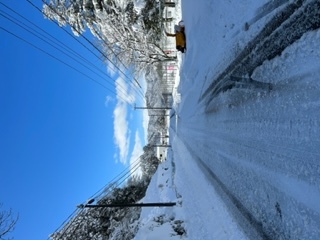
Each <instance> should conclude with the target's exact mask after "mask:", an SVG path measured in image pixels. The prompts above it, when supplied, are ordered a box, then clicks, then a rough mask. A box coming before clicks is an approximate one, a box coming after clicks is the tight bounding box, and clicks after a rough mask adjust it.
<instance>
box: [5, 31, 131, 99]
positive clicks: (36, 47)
mask: <svg viewBox="0 0 320 240" xmlns="http://www.w3.org/2000/svg"><path fill="white" fill-rule="evenodd" d="M0 29H1V30H3V31H5V32H7V33H8V34H10V35H12V36H14V37H16V38H18V39H20V40H21V41H23V42H25V43H27V44H29V45H30V46H32V47H33V48H35V49H37V50H39V51H41V52H43V53H45V54H46V55H48V56H50V57H52V58H53V59H55V60H57V61H59V62H61V63H62V64H64V65H66V66H68V67H69V68H71V69H73V70H74V71H76V72H78V73H79V74H82V75H83V76H85V77H87V78H88V79H90V80H91V81H93V82H95V83H96V84H98V85H100V86H101V87H103V88H105V89H107V90H108V91H110V92H112V93H114V94H115V95H116V92H114V91H113V90H112V89H110V88H108V87H106V86H104V85H103V84H101V83H100V82H98V81H97V80H95V79H94V78H92V77H90V76H89V75H88V74H86V73H84V72H82V71H80V70H78V69H76V68H75V67H73V66H72V65H70V64H68V63H67V62H65V61H63V60H61V59H59V58H57V57H55V56H54V55H52V54H51V53H49V52H47V51H45V50H43V49H41V48H39V47H38V46H36V45H34V44H33V43H31V42H29V41H28V40H26V39H24V38H22V37H20V36H18V35H17V34H15V33H13V32H11V31H10V30H8V29H6V28H4V27H2V26H0ZM118 97H119V98H121V96H118ZM122 100H123V101H126V100H125V99H124V98H122Z"/></svg>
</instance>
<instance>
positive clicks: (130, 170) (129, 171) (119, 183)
mask: <svg viewBox="0 0 320 240" xmlns="http://www.w3.org/2000/svg"><path fill="white" fill-rule="evenodd" d="M140 164H141V162H140V157H138V158H137V159H136V160H135V161H134V164H133V165H134V166H133V167H132V166H131V165H130V166H128V167H127V169H126V170H127V172H125V174H122V175H120V174H119V175H118V176H117V177H115V178H116V179H117V181H116V184H110V182H111V181H109V183H108V184H106V185H105V187H103V188H102V191H103V192H102V193H100V194H99V195H98V196H96V197H95V198H97V197H99V196H101V195H102V194H103V193H104V192H106V190H105V189H106V187H107V186H110V187H109V188H112V189H113V188H115V187H119V186H121V184H122V183H124V182H125V181H126V180H128V179H129V178H130V177H131V176H132V175H133V173H135V172H136V171H137V170H138V169H139V167H140ZM128 169H129V170H128ZM124 171H125V170H124ZM124 171H122V172H124ZM126 175H128V176H126ZM125 176H126V177H125ZM115 178H114V179H115ZM121 179H122V180H121ZM120 180H121V181H120ZM109 188H108V190H110V189H109ZM112 189H111V190H112ZM99 191H100V190H99ZM99 191H98V192H99ZM109 193H110V191H108V192H107V193H106V194H105V195H104V197H105V196H107V195H108V194H109ZM93 197H94V196H92V197H90V198H89V199H91V198H93ZM84 205H85V203H84ZM83 211H85V209H84V208H82V209H81V210H80V211H78V213H76V212H77V210H75V211H74V212H73V213H74V214H72V215H70V216H69V218H68V219H67V220H65V221H64V223H66V222H67V221H68V220H69V219H70V218H72V216H74V219H73V220H72V221H71V222H68V223H67V224H68V225H67V228H66V229H65V230H64V231H63V232H62V234H61V235H60V236H59V239H62V237H63V236H64V235H65V234H66V233H67V231H68V229H69V228H70V227H71V226H72V225H73V223H74V222H75V221H76V220H77V218H78V217H79V216H80V214H81V213H82V212H83ZM84 220H85V219H83V220H81V221H80V222H79V223H78V224H77V226H76V228H75V229H74V230H73V231H72V233H71V235H73V234H74V233H75V232H76V231H77V230H78V228H79V227H80V226H81V224H82V222H83V221H84ZM61 226H63V225H60V227H61ZM60 227H59V228H60ZM59 228H58V229H57V230H56V231H55V232H57V231H58V230H59Z"/></svg>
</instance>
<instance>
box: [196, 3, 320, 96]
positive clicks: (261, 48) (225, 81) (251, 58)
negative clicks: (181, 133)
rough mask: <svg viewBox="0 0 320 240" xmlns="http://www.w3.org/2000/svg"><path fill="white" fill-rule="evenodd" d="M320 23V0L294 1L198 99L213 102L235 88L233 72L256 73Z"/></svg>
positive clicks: (238, 73) (237, 73)
mask: <svg viewBox="0 0 320 240" xmlns="http://www.w3.org/2000/svg"><path fill="white" fill-rule="evenodd" d="M319 27H320V2H319V1H318V0H313V1H302V0H299V1H294V2H293V3H290V4H288V5H287V6H286V7H284V8H283V9H282V10H281V11H279V12H278V13H277V14H276V15H275V16H274V17H273V18H272V20H271V21H269V23H268V24H266V26H265V27H264V29H263V30H262V31H261V32H260V33H259V34H258V35H257V36H256V37H255V38H254V39H253V40H252V41H250V42H249V43H248V44H247V46H246V47H245V49H244V50H243V51H242V52H241V53H240V54H239V55H238V57H236V58H235V59H234V61H233V62H232V63H231V64H230V65H229V66H228V67H227V68H226V69H225V70H224V71H222V73H220V74H219V75H218V76H217V78H215V79H213V81H212V83H211V84H210V85H209V87H208V88H207V89H206V90H205V92H204V93H203V94H202V95H201V97H200V99H199V102H201V101H203V100H205V101H206V102H210V101H211V100H212V99H213V98H215V97H216V96H217V94H219V93H220V92H221V91H224V90H225V89H226V90H228V89H229V88H232V84H234V80H231V79H230V76H244V75H249V76H251V74H252V73H253V71H254V69H256V68H257V67H258V66H260V65H261V64H262V63H263V62H264V61H265V60H270V59H272V58H274V57H276V56H277V55H279V54H281V52H282V51H283V50H284V49H285V48H287V47H288V46H289V45H291V44H292V43H294V42H295V41H297V40H298V39H300V38H301V37H302V35H303V34H304V33H306V32H308V31H311V30H315V29H318V28H319Z"/></svg>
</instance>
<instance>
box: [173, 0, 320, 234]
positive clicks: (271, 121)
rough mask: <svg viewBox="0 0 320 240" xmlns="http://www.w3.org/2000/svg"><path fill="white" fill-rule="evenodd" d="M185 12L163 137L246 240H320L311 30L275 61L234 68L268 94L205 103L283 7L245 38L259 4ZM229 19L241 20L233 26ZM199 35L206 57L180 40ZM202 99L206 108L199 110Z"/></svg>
mask: <svg viewBox="0 0 320 240" xmlns="http://www.w3.org/2000/svg"><path fill="white" fill-rule="evenodd" d="M191 2H192V1H185V2H183V5H182V9H183V13H184V16H183V17H184V21H185V22H186V26H187V28H186V30H187V41H189V42H190V44H188V46H190V47H189V48H188V52H187V54H186V55H185V56H184V57H183V59H182V68H181V72H180V74H181V79H180V85H179V92H180V93H181V103H179V104H177V106H176V109H175V110H176V114H177V115H176V116H175V117H173V118H172V119H171V120H172V122H171V126H172V128H173V129H174V131H175V132H176V134H177V137H178V138H179V139H180V140H181V142H183V143H184V145H185V146H186V147H187V149H188V151H189V152H190V154H191V155H192V156H193V158H194V161H196V162H197V163H198V164H199V166H200V167H201V168H202V169H203V171H204V173H205V175H206V176H207V177H208V179H210V181H211V182H212V184H213V185H214V186H215V188H216V189H217V190H218V191H219V192H220V194H221V196H222V198H223V199H224V200H225V202H226V204H227V205H228V206H229V209H230V211H231V212H232V213H233V214H234V216H235V219H238V220H239V224H240V225H241V226H242V227H243V228H244V229H245V232H246V233H247V234H248V236H249V238H251V239H254V238H255V236H256V235H255V234H257V235H259V236H260V238H261V239H320V140H319V136H320V81H319V80H320V79H319V76H320V50H319V49H320V47H319V46H320V32H319V30H318V29H316V28H317V27H318V25H312V24H311V25H312V26H317V27H316V28H314V29H316V30H314V29H313V28H310V29H306V31H305V32H303V33H301V36H300V37H299V38H298V39H295V40H294V41H293V42H290V44H288V45H286V47H284V49H282V50H281V54H279V52H278V55H277V54H275V55H272V57H270V56H271V55H269V57H263V59H260V60H261V61H260V60H259V63H257V62H255V61H252V59H251V58H250V57H248V58H246V59H247V60H243V61H242V60H241V61H239V63H241V64H243V63H244V62H245V63H246V64H245V66H250V71H249V72H250V76H252V79H255V80H258V81H259V82H263V83H267V84H271V85H272V90H270V89H269V88H268V87H261V88H259V87H253V88H247V87H241V88H237V87H233V88H225V89H224V90H223V91H216V92H215V93H214V94H212V93H213V92H212V91H213V90H214V89H217V85H216V84H217V83H219V81H220V80H221V81H222V80H223V81H226V78H225V77H226V76H227V75H230V71H231V72H232V71H235V70H236V69H238V70H239V69H243V68H242V67H243V66H244V65H242V67H241V64H240V65H239V64H234V65H233V67H232V68H228V66H231V65H232V62H233V60H234V59H235V55H236V56H238V55H237V54H241V51H240V50H239V48H243V49H245V46H246V44H247V43H250V41H251V40H252V39H254V37H255V36H257V35H258V34H259V32H260V31H259V29H262V28H263V26H265V25H266V24H267V23H268V22H269V20H270V19H272V17H273V16H275V15H276V13H277V12H279V11H280V10H283V9H284V8H285V7H286V6H287V5H286V6H284V5H281V4H279V5H280V6H282V8H280V7H279V9H277V11H270V13H269V12H268V14H266V15H263V17H261V19H259V20H257V21H251V22H252V25H251V26H250V29H251V30H249V31H248V32H247V31H245V30H243V26H244V25H245V23H246V22H250V19H255V16H257V14H256V13H257V11H258V10H259V9H261V6H263V4H266V3H267V1H261V2H260V3H257V2H258V1H249V0H248V1H245V4H244V3H238V2H237V1H229V3H226V2H224V3H219V4H215V5H214V4H212V3H211V4H209V3H207V2H205V1H199V3H198V8H197V9H194V8H192V3H191ZM278 2H281V1H278ZM297 2H299V1H297ZM299 3H301V4H302V5H305V6H306V4H305V3H310V4H315V5H317V6H318V5H319V1H301V2H299ZM228 4H229V5H228ZM226 9H228V11H226ZM235 9H236V10H235ZM239 9H246V11H243V14H242V15H241V16H237V15H236V14H235V12H236V11H238V10H239ZM252 13H255V14H252ZM292 14H293V15H294V13H292ZM317 14H318V13H317ZM201 16H206V19H202V18H201ZM204 23H205V24H206V25H203V24H204ZM218 23H219V24H218ZM199 26H206V27H205V28H204V27H202V28H201V27H199ZM208 26H215V31H214V32H210V31H209V32H208V31H204V30H207V27H208ZM199 28H200V29H199ZM201 31H203V33H202V35H201V38H203V37H205V38H206V39H209V40H210V41H211V42H212V43H213V44H212V46H211V47H210V49H208V45H206V47H207V49H206V51H203V49H202V47H203V45H199V44H198V45H197V44H195V43H197V42H200V41H201V38H200V36H199V35H192V34H190V33H192V32H201ZM250 31H251V32H250ZM203 35H204V36H203ZM217 46H219V47H217ZM257 49H259V47H258V48H257ZM210 52H211V54H210ZM262 52H263V51H262ZM250 54H251V55H252V56H255V54H252V53H250ZM250 54H249V55H250ZM256 55H259V56H261V54H256ZM267 55H268V54H265V55H264V56H267ZM258 58H259V57H258ZM243 59H244V58H243ZM250 61H251V63H252V62H255V64H254V66H253V65H252V64H249V62H250ZM247 63H248V64H247ZM226 69H227V70H226ZM228 69H229V70H228ZM224 70H225V71H224ZM238 70H237V72H239V71H238ZM217 79H218V81H217ZM215 80H216V81H217V82H214V81H215ZM203 96H205V97H207V96H209V100H208V99H207V100H206V101H202V100H201V99H203ZM199 99H200V101H199ZM241 219H246V221H243V222H241ZM250 231H252V232H251V233H250ZM250 234H252V235H250Z"/></svg>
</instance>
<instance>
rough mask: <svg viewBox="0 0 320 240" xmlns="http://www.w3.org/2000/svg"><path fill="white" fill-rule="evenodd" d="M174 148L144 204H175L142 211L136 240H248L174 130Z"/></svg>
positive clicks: (150, 188) (151, 184)
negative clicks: (174, 203) (174, 204)
mask: <svg viewBox="0 0 320 240" xmlns="http://www.w3.org/2000/svg"><path fill="white" fill-rule="evenodd" d="M170 134H171V139H172V148H173V149H174V152H172V150H171V149H170V150H169V151H168V155H167V159H166V161H164V162H163V163H162V164H160V165H159V167H158V170H157V172H156V173H155V175H154V176H153V178H152V180H151V183H150V185H149V187H148V190H147V193H146V196H145V198H144V199H142V201H141V202H144V203H147V202H176V204H177V205H176V206H174V207H161V208H160V207H155V208H143V209H142V212H141V216H140V226H139V231H138V233H137V234H136V237H135V239H137V240H157V239H159V240H160V239H161V240H163V239H247V238H246V237H245V235H244V233H243V232H242V231H241V230H240V229H239V227H238V225H237V224H236V223H235V222H234V220H233V218H232V217H231V215H230V214H229V212H228V210H227V208H226V207H225V205H224V203H223V202H222V200H221V199H220V197H219V196H218V194H217V193H216V191H215V189H214V188H213V186H212V185H211V184H210V183H209V181H208V179H207V177H206V176H204V174H203V172H202V171H201V170H200V169H199V167H198V165H197V164H196V163H195V162H194V160H192V156H191V154H190V153H189V152H188V150H187V148H186V147H185V146H184V145H183V143H182V142H181V141H180V140H179V138H176V137H175V136H176V135H175V134H176V133H175V132H174V131H173V130H172V129H171V133H170Z"/></svg>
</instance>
